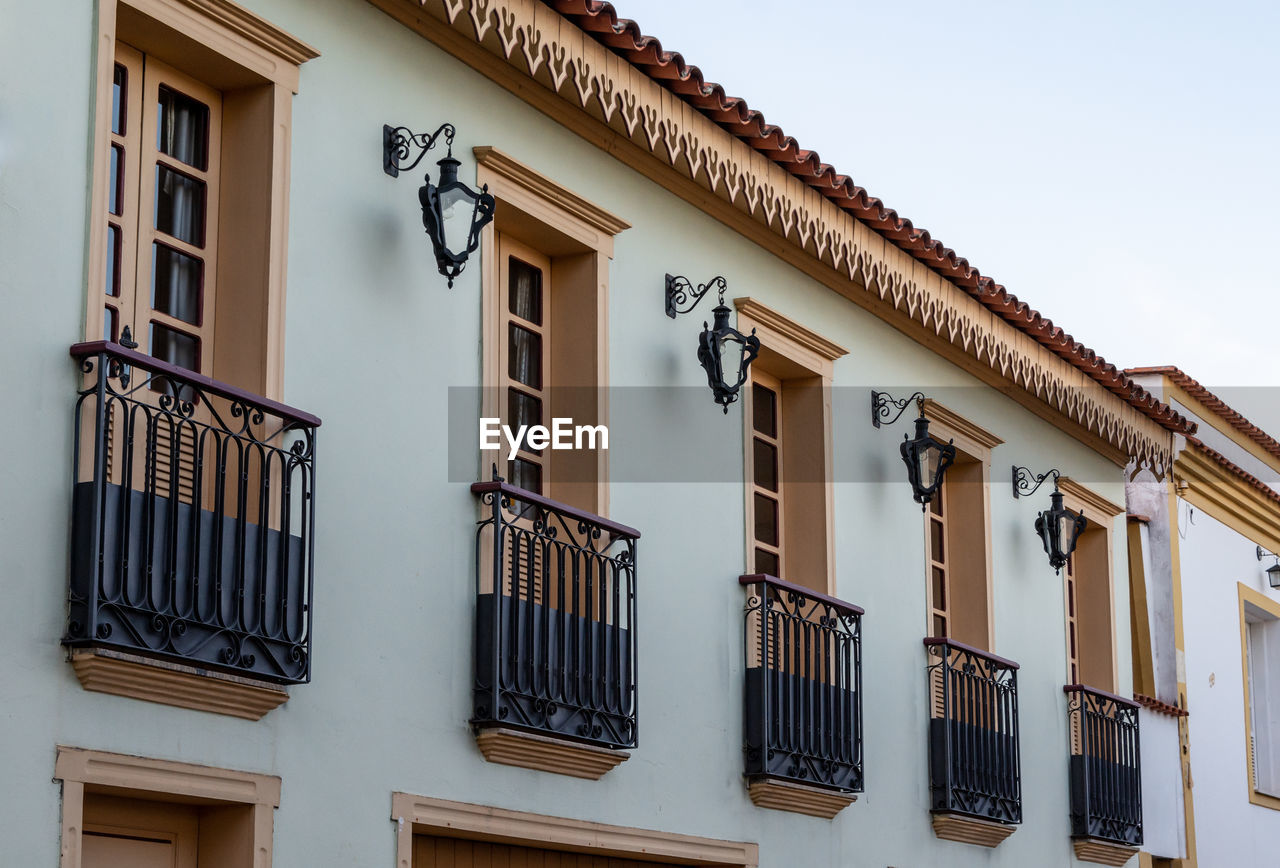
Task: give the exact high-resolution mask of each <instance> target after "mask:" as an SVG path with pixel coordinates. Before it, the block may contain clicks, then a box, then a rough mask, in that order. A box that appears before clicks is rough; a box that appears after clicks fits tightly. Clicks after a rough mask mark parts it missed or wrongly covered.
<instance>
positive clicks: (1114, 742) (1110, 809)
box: [1062, 684, 1142, 847]
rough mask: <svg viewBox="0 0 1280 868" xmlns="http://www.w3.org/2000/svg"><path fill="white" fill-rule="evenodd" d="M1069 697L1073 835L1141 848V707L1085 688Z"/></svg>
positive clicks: (1072, 689) (1077, 687) (1075, 687)
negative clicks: (1139, 719)
mask: <svg viewBox="0 0 1280 868" xmlns="http://www.w3.org/2000/svg"><path fill="white" fill-rule="evenodd" d="M1062 691H1063V692H1064V693H1065V694H1067V698H1068V701H1067V717H1068V724H1069V729H1070V735H1071V772H1070V774H1071V835H1072V837H1075V838H1097V839H1100V840H1104V841H1109V842H1111V843H1115V844H1122V845H1125V846H1130V847H1136V846H1138V845H1139V844H1141V843H1142V760H1141V753H1140V751H1139V744H1138V704H1137V703H1136V702H1130V701H1129V700H1127V699H1123V698H1121V697H1119V696H1115V695H1113V694H1111V693H1106V692H1104V691H1102V690H1094V689H1093V688H1092V687H1085V686H1084V685H1082V684H1068V685H1067V686H1066V687H1064V688H1062Z"/></svg>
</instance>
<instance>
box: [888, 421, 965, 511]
mask: <svg viewBox="0 0 1280 868" xmlns="http://www.w3.org/2000/svg"><path fill="white" fill-rule="evenodd" d="M901 452H902V461H903V463H905V464H906V465H907V479H908V480H909V481H910V482H911V496H912V498H914V500H915V502H916V503H918V504H920V505H921V507H922V508H923V507H924V506H925V505H927V504H928V503H929V501H931V500H932V499H933V495H934V494H935V493H936V492H937V491H938V488H939V487H940V486H941V485H942V480H943V479H944V477H945V475H946V472H947V468H948V467H950V466H951V463H952V462H953V461H955V458H956V447H955V446H953V445H952V444H950V443H943V442H942V441H940V440H938V439H936V438H934V437H933V436H932V435H931V434H930V433H929V420H928V419H926V418H924V416H921V417H920V418H919V419H917V420H916V436H915V437H914V438H912V437H909V436H904V438H903V441H902V446H901Z"/></svg>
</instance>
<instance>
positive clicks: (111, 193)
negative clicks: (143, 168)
mask: <svg viewBox="0 0 1280 868" xmlns="http://www.w3.org/2000/svg"><path fill="white" fill-rule="evenodd" d="M123 187H124V148H122V147H120V146H119V145H112V146H111V179H110V186H109V187H108V190H107V209H108V210H109V211H110V212H111V213H112V214H119V213H120V208H121V207H122V206H121V203H120V190H121V189H123Z"/></svg>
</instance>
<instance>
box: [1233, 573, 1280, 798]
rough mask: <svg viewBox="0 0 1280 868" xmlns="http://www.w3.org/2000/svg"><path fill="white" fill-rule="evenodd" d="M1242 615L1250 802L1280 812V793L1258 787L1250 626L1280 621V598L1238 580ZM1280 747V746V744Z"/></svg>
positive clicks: (1278, 747)
mask: <svg viewBox="0 0 1280 868" xmlns="http://www.w3.org/2000/svg"><path fill="white" fill-rule="evenodd" d="M1236 592H1237V599H1238V608H1239V618H1240V674H1241V684H1240V687H1241V690H1240V692H1241V695H1242V698H1243V700H1244V752H1245V783H1246V786H1247V787H1248V791H1249V803H1250V804H1253V805H1257V806H1258V807H1261V808H1269V809H1271V810H1273V811H1280V796H1273V795H1271V794H1269V793H1265V792H1262V791H1260V790H1259V789H1258V788H1257V781H1256V775H1255V773H1254V744H1253V741H1254V727H1253V702H1252V695H1251V694H1252V691H1253V680H1252V676H1251V675H1250V666H1249V656H1250V655H1249V651H1250V649H1249V625H1250V623H1251V620H1250V619H1251V618H1252V619H1253V620H1259V619H1260V617H1261V618H1270V619H1273V620H1276V621H1280V601H1276V600H1273V599H1272V598H1271V597H1268V596H1267V595H1266V594H1265V593H1263V592H1262V591H1258V590H1254V589H1253V588H1250V587H1249V586H1247V585H1245V584H1244V583H1242V582H1237V583H1236ZM1277 749H1280V745H1277Z"/></svg>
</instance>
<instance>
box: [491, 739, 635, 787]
mask: <svg viewBox="0 0 1280 868" xmlns="http://www.w3.org/2000/svg"><path fill="white" fill-rule="evenodd" d="M476 744H477V745H479V747H480V753H482V754H484V758H485V759H486V760H488V761H489V762H491V763H502V764H503V765H508V766H519V767H521V768H525V769H535V770H536V771H540V772H553V773H555V774H558V775H568V776H570V777H574V778H586V779H587V780H592V781H597V780H599V779H600V778H602V777H604V776H605V774H606V773H607V772H609V771H611V770H612V769H614V768H616V767H617V766H619V765H621V764H622V763H624V762H626V761H627V760H628V759H630V758H631V754H629V753H627V752H626V751H625V750H613V749H611V748H607V747H596V746H594V745H589V744H579V743H577V742H572V741H564V740H562V739H558V738H554V737H552V736H548V735H535V734H533V733H530V732H520V731H518V730H514V729H482V730H479V731H478V732H477V733H476Z"/></svg>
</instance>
